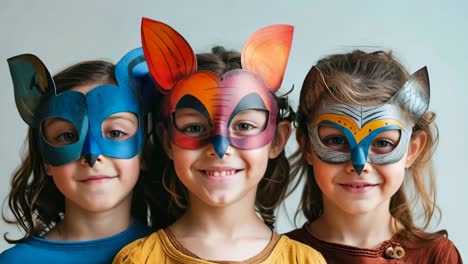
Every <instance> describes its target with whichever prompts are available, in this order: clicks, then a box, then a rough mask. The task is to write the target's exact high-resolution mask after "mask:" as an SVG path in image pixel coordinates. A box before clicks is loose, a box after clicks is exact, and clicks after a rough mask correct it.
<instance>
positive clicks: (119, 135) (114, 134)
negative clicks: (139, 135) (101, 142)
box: [106, 130, 128, 140]
mask: <svg viewBox="0 0 468 264" xmlns="http://www.w3.org/2000/svg"><path fill="white" fill-rule="evenodd" d="M106 137H107V138H110V139H116V140H124V139H127V138H128V134H127V133H125V132H123V131H120V130H110V131H109V132H107V133H106Z"/></svg>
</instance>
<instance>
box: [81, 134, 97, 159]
mask: <svg viewBox="0 0 468 264" xmlns="http://www.w3.org/2000/svg"><path fill="white" fill-rule="evenodd" d="M99 155H101V149H100V148H99V145H98V144H97V142H96V140H95V139H94V137H93V136H92V135H91V132H90V131H88V133H87V134H86V138H85V141H84V144H83V151H82V152H81V156H83V157H84V158H85V160H86V163H88V165H89V166H90V167H93V166H94V164H95V163H96V160H97V158H98V157H99Z"/></svg>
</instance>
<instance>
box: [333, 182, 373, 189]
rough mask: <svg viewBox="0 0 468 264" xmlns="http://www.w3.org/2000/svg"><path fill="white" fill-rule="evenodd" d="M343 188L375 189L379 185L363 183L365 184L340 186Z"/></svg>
mask: <svg viewBox="0 0 468 264" xmlns="http://www.w3.org/2000/svg"><path fill="white" fill-rule="evenodd" d="M340 185H341V186H344V187H348V188H356V189H361V188H365V187H373V186H377V185H378V184H370V183H363V184H344V183H343V184H340Z"/></svg>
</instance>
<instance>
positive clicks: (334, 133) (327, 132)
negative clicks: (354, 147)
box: [318, 125, 350, 153]
mask: <svg viewBox="0 0 468 264" xmlns="http://www.w3.org/2000/svg"><path fill="white" fill-rule="evenodd" d="M318 133H319V138H320V141H321V142H322V143H323V144H324V145H325V146H326V147H328V148H329V149H331V150H335V151H339V152H344V153H346V152H350V147H349V143H348V140H347V139H346V137H345V135H344V134H343V132H342V131H341V130H339V129H338V128H336V127H333V126H328V125H320V126H319V127H318Z"/></svg>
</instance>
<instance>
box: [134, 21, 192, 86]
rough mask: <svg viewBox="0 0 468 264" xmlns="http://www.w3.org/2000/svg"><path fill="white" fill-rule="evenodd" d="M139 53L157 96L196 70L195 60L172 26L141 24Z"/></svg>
mask: <svg viewBox="0 0 468 264" xmlns="http://www.w3.org/2000/svg"><path fill="white" fill-rule="evenodd" d="M141 41H142V46H143V52H144V54H145V59H146V62H147V63H148V69H149V71H150V73H151V76H152V77H153V79H154V80H155V82H156V83H157V84H158V86H159V87H158V88H159V90H160V92H161V93H163V94H167V93H168V92H169V91H170V90H171V89H172V88H174V86H175V84H176V83H177V82H178V81H179V80H181V79H185V78H188V77H189V76H191V75H192V74H193V73H195V72H196V71H197V59H196V56H195V53H194V52H193V50H192V48H191V47H190V45H189V44H188V42H187V41H186V40H185V39H184V37H182V35H180V34H179V33H178V32H177V31H175V30H174V29H173V28H172V27H170V26H169V25H167V24H164V23H162V22H160V21H156V20H151V19H149V18H143V20H142V21H141Z"/></svg>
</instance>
